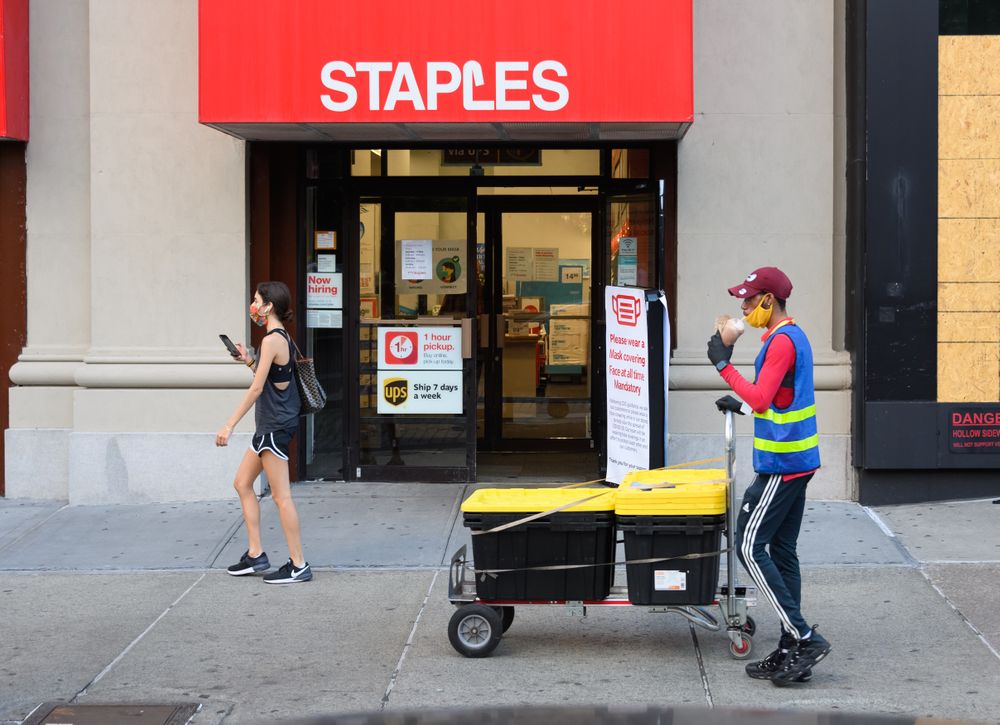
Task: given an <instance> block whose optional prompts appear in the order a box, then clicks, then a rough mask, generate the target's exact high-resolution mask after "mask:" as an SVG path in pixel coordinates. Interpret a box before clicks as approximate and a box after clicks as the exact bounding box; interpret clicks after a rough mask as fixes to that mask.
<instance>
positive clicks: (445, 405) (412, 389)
mask: <svg viewBox="0 0 1000 725" xmlns="http://www.w3.org/2000/svg"><path fill="white" fill-rule="evenodd" d="M378 390H379V397H378V412H379V414H380V415H406V414H425V413H461V412H462V328H460V327H383V328H379V332H378Z"/></svg>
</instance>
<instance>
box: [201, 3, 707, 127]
mask: <svg viewBox="0 0 1000 725" xmlns="http://www.w3.org/2000/svg"><path fill="white" fill-rule="evenodd" d="M198 12H199V41H198V43H199V69H198V73H199V119H200V121H201V122H202V123H209V124H234V123H455V122H480V123H484V122H485V123H489V122H505V121H521V122H525V121H529V122H544V121H559V122H612V123H614V122H620V123H640V122H669V123H689V122H690V121H691V120H692V118H693V113H694V111H693V95H694V94H693V61H692V0H545V2H538V1H537V0H476V1H475V2H468V1H467V0H425V1H424V2H418V3H415V2H412V0H381V1H378V0H373V1H372V2H367V3H364V2H351V3H333V2H329V1H328V0H296V2H294V3H287V2H275V1H274V0H200V2H199V6H198Z"/></svg>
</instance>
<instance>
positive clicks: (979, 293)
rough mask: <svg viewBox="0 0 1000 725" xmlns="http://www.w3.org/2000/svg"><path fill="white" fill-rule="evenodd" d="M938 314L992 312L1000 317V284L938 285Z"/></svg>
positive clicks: (946, 283) (957, 283)
mask: <svg viewBox="0 0 1000 725" xmlns="http://www.w3.org/2000/svg"><path fill="white" fill-rule="evenodd" d="M938 312H994V313H997V314H998V315H1000V283H997V282H943V283H941V284H938Z"/></svg>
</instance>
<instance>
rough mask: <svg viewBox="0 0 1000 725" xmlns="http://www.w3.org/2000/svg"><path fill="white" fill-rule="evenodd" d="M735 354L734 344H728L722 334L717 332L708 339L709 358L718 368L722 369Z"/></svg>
mask: <svg viewBox="0 0 1000 725" xmlns="http://www.w3.org/2000/svg"><path fill="white" fill-rule="evenodd" d="M732 356H733V346H732V345H726V343H724V342H723V341H722V335H720V334H719V333H718V332H716V333H715V334H714V335H712V337H710V338H709V339H708V359H709V360H711V361H712V364H713V365H715V369H716V370H720V371H721V370H722V368H724V367H726V365H728V364H729V360H730V358H732Z"/></svg>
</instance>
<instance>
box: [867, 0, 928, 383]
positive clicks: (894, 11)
mask: <svg viewBox="0 0 1000 725" xmlns="http://www.w3.org/2000/svg"><path fill="white" fill-rule="evenodd" d="M867 27H868V34H867V37H868V42H867V49H866V56H867V57H866V62H867V74H866V89H867V94H866V105H867V116H868V137H867V148H868V156H867V170H868V175H867V183H866V200H865V209H866V230H867V234H866V242H865V253H864V258H865V269H866V280H865V290H864V294H865V303H864V339H865V354H864V375H863V384H864V393H865V399H866V400H869V401H871V400H928V401H929V400H934V399H935V398H936V395H937V320H936V315H937V103H938V101H937V37H938V2H937V0H868V3H867Z"/></svg>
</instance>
